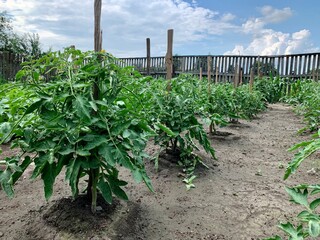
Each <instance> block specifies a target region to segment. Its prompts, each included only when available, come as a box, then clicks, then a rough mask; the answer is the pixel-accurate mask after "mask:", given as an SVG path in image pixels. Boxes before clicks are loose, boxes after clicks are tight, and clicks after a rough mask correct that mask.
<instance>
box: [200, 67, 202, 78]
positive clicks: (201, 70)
mask: <svg viewBox="0 0 320 240" xmlns="http://www.w3.org/2000/svg"><path fill="white" fill-rule="evenodd" d="M199 79H200V81H202V67H200V73H199Z"/></svg>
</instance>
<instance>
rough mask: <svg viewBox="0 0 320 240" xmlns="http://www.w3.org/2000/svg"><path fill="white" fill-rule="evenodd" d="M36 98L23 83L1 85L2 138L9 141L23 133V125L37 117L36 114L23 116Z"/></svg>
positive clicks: (0, 117) (0, 129)
mask: <svg viewBox="0 0 320 240" xmlns="http://www.w3.org/2000/svg"><path fill="white" fill-rule="evenodd" d="M34 100H35V96H34V92H33V91H32V90H31V89H29V88H28V87H26V86H24V84H23V83H16V82H13V83H10V84H3V85H0V139H4V140H5V141H4V142H9V141H10V140H11V139H12V138H14V137H16V136H21V135H23V132H22V131H21V127H22V126H23V125H25V124H28V123H31V122H32V121H33V120H34V119H35V116H34V114H29V115H28V116H25V117H23V118H22V116H23V115H24V112H25V111H26V109H27V108H28V106H29V105H30V104H31V103H32V102H33V101H34ZM15 124H17V126H15ZM10 133H11V134H10Z"/></svg>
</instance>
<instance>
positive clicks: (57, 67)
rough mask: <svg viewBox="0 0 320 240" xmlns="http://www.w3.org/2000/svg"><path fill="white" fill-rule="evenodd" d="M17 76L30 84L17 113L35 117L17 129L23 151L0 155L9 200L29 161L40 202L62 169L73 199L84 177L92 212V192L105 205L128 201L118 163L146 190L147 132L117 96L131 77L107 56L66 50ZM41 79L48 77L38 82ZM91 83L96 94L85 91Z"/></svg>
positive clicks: (136, 114) (142, 121)
mask: <svg viewBox="0 0 320 240" xmlns="http://www.w3.org/2000/svg"><path fill="white" fill-rule="evenodd" d="M18 76H19V77H21V78H23V79H24V81H26V82H28V83H29V84H28V87H32V89H33V91H34V95H35V99H36V101H35V102H33V103H32V104H31V105H30V106H29V107H28V108H27V109H26V111H25V112H24V116H25V117H26V116H28V115H29V114H35V115H36V118H35V120H34V121H33V122H27V123H26V124H24V126H19V128H20V130H21V131H22V132H23V134H22V135H21V136H19V137H17V138H16V139H15V140H14V141H13V147H20V148H21V150H22V154H21V155H19V156H13V157H11V158H6V159H3V160H2V163H5V165H6V168H5V170H3V171H1V172H0V182H1V186H2V188H3V189H4V190H5V192H6V193H7V194H8V196H9V197H12V196H13V184H14V183H15V182H16V181H17V180H18V179H19V177H20V176H21V175H22V173H23V171H24V170H25V169H26V168H27V167H28V165H30V164H31V163H32V162H33V163H34V165H35V169H34V171H33V174H32V176H31V178H32V179H34V178H36V177H38V176H41V178H42V180H43V183H44V193H45V198H46V199H48V198H50V197H51V195H52V193H53V185H54V182H55V179H56V177H57V176H58V175H59V173H60V172H61V170H62V169H63V168H65V169H66V171H65V172H66V173H65V178H66V180H67V181H68V182H69V185H70V187H71V190H72V195H73V197H77V196H78V194H79V180H80V178H82V177H87V182H88V184H87V187H86V189H85V191H86V192H87V196H88V201H90V202H91V210H92V212H95V210H96V201H97V194H98V192H100V193H101V194H102V196H103V197H104V199H105V201H106V202H108V203H111V202H112V198H113V195H115V196H117V197H119V198H121V199H124V200H126V199H127V198H128V197H127V194H126V193H125V191H124V190H123V186H125V185H126V184H127V183H126V182H125V181H123V180H121V179H119V174H118V173H119V166H123V167H125V168H127V169H129V170H130V171H131V172H132V175H133V177H134V179H135V180H136V181H137V182H141V181H144V182H145V184H146V185H147V186H148V188H149V189H150V190H151V191H153V189H152V185H151V182H150V179H149V177H148V176H147V174H146V171H145V168H144V159H145V158H147V157H148V155H147V154H146V153H145V152H144V149H145V147H146V143H147V141H148V139H149V138H150V137H151V136H154V132H153V131H152V129H151V128H150V127H149V126H148V124H147V123H148V119H146V118H145V117H144V114H140V113H139V111H137V107H136V106H135V105H133V104H132V103H131V102H130V101H123V93H122V91H124V89H125V87H126V83H127V82H128V79H130V78H135V76H134V75H132V74H130V71H128V70H127V69H121V68H119V67H118V66H117V65H116V64H115V59H114V58H113V57H112V56H111V55H109V54H107V53H94V52H85V53H82V52H81V51H79V50H73V49H66V50H65V51H64V52H63V53H59V52H54V53H50V54H49V55H47V56H44V57H42V58H40V59H39V60H36V61H32V62H30V63H28V64H26V65H25V66H24V67H23V69H22V70H21V72H19V73H18ZM43 79H48V80H51V79H52V80H51V81H49V82H47V83H44V82H43ZM132 81H133V80H132ZM94 84H95V85H96V88H95V89H97V92H93V91H92V89H93V85H94ZM126 94H130V91H127V92H126ZM135 97H138V96H135ZM141 104H142V102H141ZM27 153H34V154H35V155H34V156H33V157H29V156H26V154H27Z"/></svg>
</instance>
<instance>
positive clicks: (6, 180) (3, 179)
mask: <svg viewBox="0 0 320 240" xmlns="http://www.w3.org/2000/svg"><path fill="white" fill-rule="evenodd" d="M11 175H12V172H11V170H9V169H6V170H4V171H0V184H1V187H2V189H3V190H4V192H5V193H6V194H7V196H8V197H9V198H13V196H14V191H13V187H12V184H11V183H10V178H11Z"/></svg>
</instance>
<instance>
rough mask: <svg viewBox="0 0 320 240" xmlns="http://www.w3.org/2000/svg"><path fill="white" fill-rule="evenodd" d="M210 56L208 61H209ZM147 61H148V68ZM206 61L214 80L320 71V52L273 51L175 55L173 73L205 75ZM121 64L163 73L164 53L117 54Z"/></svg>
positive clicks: (306, 74) (157, 74)
mask: <svg viewBox="0 0 320 240" xmlns="http://www.w3.org/2000/svg"><path fill="white" fill-rule="evenodd" d="M209 59H210V61H209ZM148 61H150V64H149V66H150V67H149V69H148V67H147V66H148ZM208 63H209V64H210V65H211V72H210V74H211V76H212V77H213V79H214V78H216V81H231V80H232V79H233V78H234V76H235V75H237V74H241V76H242V79H243V80H248V79H249V78H250V73H251V71H253V72H254V74H255V75H262V76H270V75H272V76H280V77H285V78H286V77H288V78H309V79H314V80H318V79H319V71H320V53H307V54H292V55H276V56H241V55H217V56H174V57H173V75H179V74H181V73H190V74H194V75H200V72H202V75H203V76H207V75H208ZM118 64H119V65H120V66H122V67H126V66H133V67H134V68H135V69H136V70H137V71H139V72H140V73H141V74H143V75H151V76H155V77H165V75H166V65H165V57H151V58H150V59H148V58H147V57H137V58H120V59H119V62H118Z"/></svg>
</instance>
